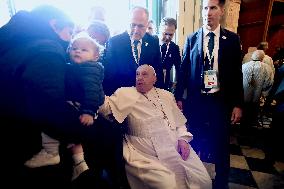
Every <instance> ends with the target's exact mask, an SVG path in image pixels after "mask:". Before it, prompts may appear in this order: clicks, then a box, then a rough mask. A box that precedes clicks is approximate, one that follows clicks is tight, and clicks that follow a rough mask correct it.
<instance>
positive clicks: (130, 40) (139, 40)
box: [128, 33, 142, 45]
mask: <svg viewBox="0 0 284 189" xmlns="http://www.w3.org/2000/svg"><path fill="white" fill-rule="evenodd" d="M128 35H129V38H130V41H131V45H133V42H134V40H133V39H131V37H130V34H129V33H128ZM138 41H140V44H142V39H140V40H138Z"/></svg>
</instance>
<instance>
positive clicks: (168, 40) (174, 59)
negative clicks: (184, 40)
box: [160, 17, 181, 91]
mask: <svg viewBox="0 0 284 189" xmlns="http://www.w3.org/2000/svg"><path fill="white" fill-rule="evenodd" d="M176 29H177V21H176V20H175V19H174V18H169V17H166V18H163V19H162V21H161V31H160V34H161V43H162V45H161V53H162V67H163V74H164V89H166V90H169V91H171V90H172V88H173V86H172V85H173V83H172V81H171V78H170V75H171V69H172V67H173V65H174V66H175V70H176V73H179V68H180V62H181V57H180V52H179V46H178V45H176V44H175V43H174V42H173V41H172V39H173V37H174V34H175V32H176Z"/></svg>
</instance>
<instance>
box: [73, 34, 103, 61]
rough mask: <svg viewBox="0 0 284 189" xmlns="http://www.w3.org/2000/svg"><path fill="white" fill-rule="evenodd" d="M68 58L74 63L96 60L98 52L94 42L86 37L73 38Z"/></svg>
mask: <svg viewBox="0 0 284 189" xmlns="http://www.w3.org/2000/svg"><path fill="white" fill-rule="evenodd" d="M69 53H70V58H71V60H72V61H73V62H74V63H77V64H80V63H83V62H86V61H97V59H98V57H99V52H98V51H97V47H96V45H95V44H94V43H92V42H91V41H89V40H88V39H84V38H79V39H77V40H75V41H74V42H73V44H72V46H71V48H70V52H69Z"/></svg>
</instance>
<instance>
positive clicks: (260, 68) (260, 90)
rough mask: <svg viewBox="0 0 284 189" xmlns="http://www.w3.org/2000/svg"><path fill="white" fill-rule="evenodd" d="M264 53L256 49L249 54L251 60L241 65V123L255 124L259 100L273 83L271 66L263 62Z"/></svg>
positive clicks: (267, 92) (266, 94) (266, 93)
mask: <svg viewBox="0 0 284 189" xmlns="http://www.w3.org/2000/svg"><path fill="white" fill-rule="evenodd" d="M264 57H265V53H264V51H263V50H256V51H254V52H253V54H252V56H251V59H252V60H251V61H249V62H247V63H245V64H243V65H242V72H243V86H244V101H245V105H244V118H243V124H244V125H245V126H246V127H247V126H252V125H257V124H258V120H257V116H258V110H259V100H260V97H261V96H262V97H266V96H268V94H269V91H270V89H271V87H272V84H273V79H274V77H273V76H274V74H273V71H272V69H271V67H270V66H269V65H267V64H265V63H264V62H263V59H264Z"/></svg>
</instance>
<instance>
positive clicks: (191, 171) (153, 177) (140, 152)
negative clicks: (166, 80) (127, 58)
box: [100, 65, 212, 189]
mask: <svg viewBox="0 0 284 189" xmlns="http://www.w3.org/2000/svg"><path fill="white" fill-rule="evenodd" d="M155 82H156V74H155V70H154V68H153V67H151V66H148V65H142V66H139V67H138V68H137V71H136V88H135V87H124V88H120V89H118V90H117V91H116V92H115V93H114V94H113V95H112V96H110V97H106V99H105V103H104V104H103V105H102V106H101V108H100V114H102V115H103V116H105V117H109V118H110V117H112V118H114V119H115V120H116V121H118V122H119V123H122V122H123V121H124V120H125V119H126V121H127V125H128V132H127V134H126V135H125V139H124V142H123V156H124V158H125V160H126V165H125V169H126V174H127V178H128V182H129V184H130V187H131V188H132V189H188V188H190V189H197V188H198V189H199V188H202V189H210V188H212V183H211V179H210V177H209V175H208V173H207V171H206V168H205V167H204V166H203V164H202V162H201V161H200V159H199V157H198V156H197V154H196V153H195V151H194V150H193V149H192V148H191V147H190V145H189V144H188V142H189V141H190V140H192V134H191V133H189V132H188V131H187V129H186V126H185V123H186V118H185V117H184V115H183V114H182V112H181V111H180V110H179V109H178V107H177V105H176V102H175V99H174V97H173V95H172V94H171V93H170V92H168V91H166V90H163V89H158V88H155V87H154V84H155Z"/></svg>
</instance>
